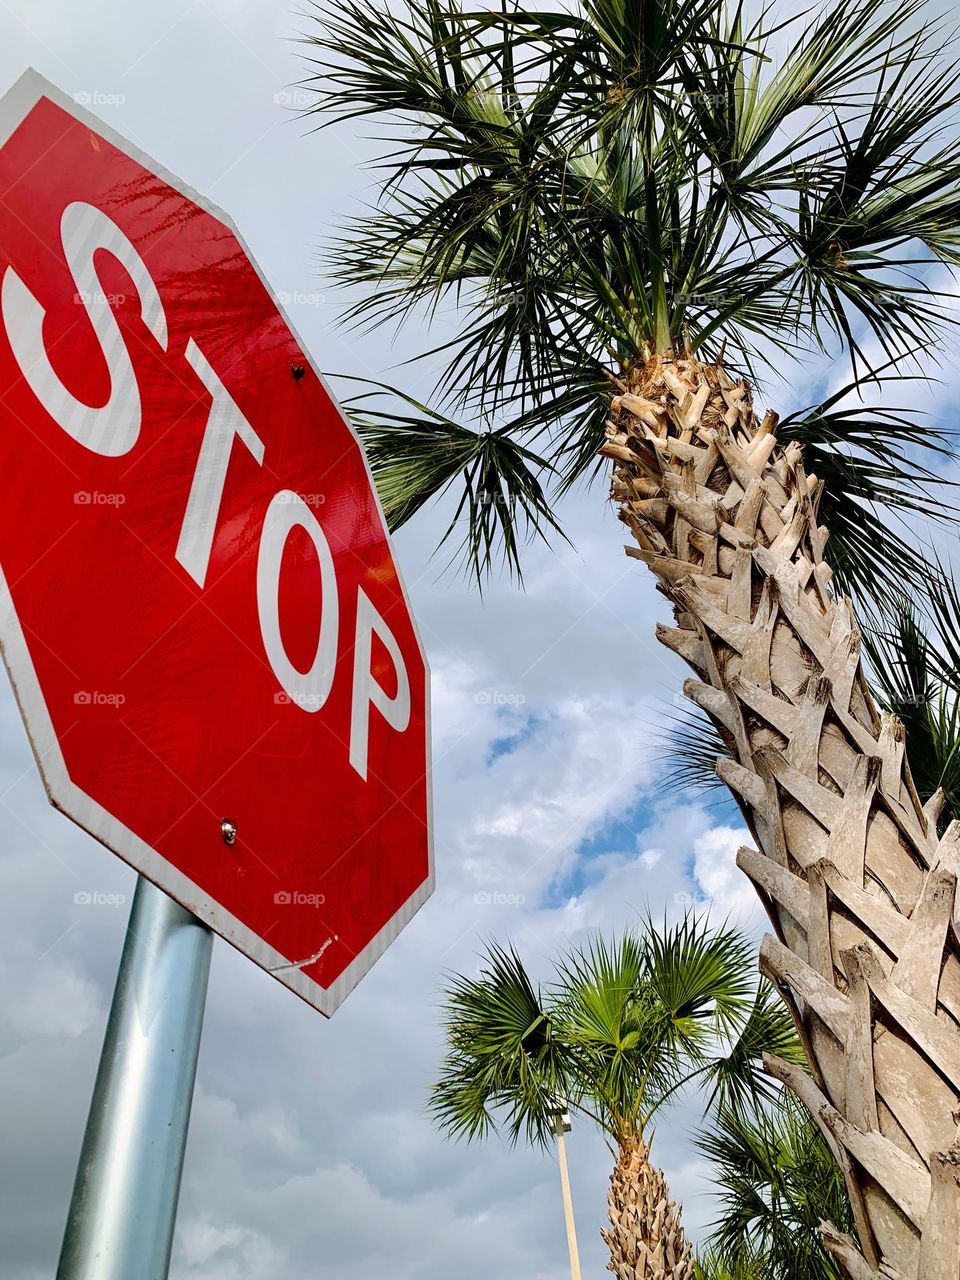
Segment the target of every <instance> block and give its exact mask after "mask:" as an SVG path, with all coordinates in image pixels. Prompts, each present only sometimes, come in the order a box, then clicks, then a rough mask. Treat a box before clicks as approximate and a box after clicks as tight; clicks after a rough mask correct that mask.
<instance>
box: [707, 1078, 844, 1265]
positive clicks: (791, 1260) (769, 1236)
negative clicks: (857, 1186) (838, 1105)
mask: <svg viewBox="0 0 960 1280" xmlns="http://www.w3.org/2000/svg"><path fill="white" fill-rule="evenodd" d="M697 1145H698V1146H699V1148H700V1150H701V1151H702V1152H703V1153H704V1155H706V1156H707V1157H708V1158H709V1159H710V1161H711V1163H712V1165H713V1169H714V1174H715V1178H716V1182H717V1184H718V1186H719V1188H720V1214H719V1217H718V1219H717V1221H716V1222H715V1224H714V1227H713V1230H712V1232H711V1234H710V1236H709V1237H708V1241H707V1246H708V1250H709V1251H710V1252H711V1253H712V1254H713V1256H714V1257H718V1258H720V1259H722V1260H723V1262H724V1263H725V1264H726V1265H727V1266H728V1267H730V1268H731V1270H732V1273H733V1275H734V1276H737V1275H739V1274H742V1273H744V1272H745V1273H746V1274H747V1275H749V1274H750V1268H751V1267H756V1266H757V1265H758V1264H761V1270H760V1273H759V1274H760V1275H761V1277H762V1278H763V1280H839V1277H840V1275H841V1268H840V1265H839V1263H837V1261H836V1259H834V1258H832V1257H831V1255H829V1254H828V1253H827V1252H826V1251H825V1249H824V1248H823V1245H822V1244H821V1242H820V1233H819V1230H818V1228H819V1224H820V1222H821V1221H824V1220H826V1221H830V1222H833V1223H834V1224H835V1225H836V1226H838V1227H840V1229H841V1230H846V1231H852V1214H851V1211H850V1206H849V1202H848V1200H847V1196H846V1191H845V1188H844V1184H843V1177H842V1174H841V1173H840V1170H839V1168H838V1167H837V1164H836V1162H835V1161H834V1159H833V1156H832V1155H831V1153H830V1150H829V1148H828V1147H827V1145H826V1143H825V1141H824V1139H823V1137H822V1136H821V1134H820V1132H819V1130H818V1129H817V1127H816V1124H815V1123H814V1121H813V1120H812V1118H811V1117H810V1116H809V1115H808V1113H807V1112H806V1111H805V1110H804V1109H803V1107H802V1104H800V1103H799V1102H797V1101H796V1100H795V1099H794V1098H793V1097H792V1095H790V1094H789V1093H787V1092H786V1091H783V1092H781V1093H779V1094H778V1095H777V1096H776V1097H775V1098H774V1099H772V1100H771V1101H770V1102H769V1103H767V1104H763V1105H761V1106H758V1107H757V1108H756V1109H755V1110H754V1111H752V1112H749V1111H743V1110H737V1111H730V1110H721V1112H720V1113H719V1116H718V1118H717V1121H716V1125H715V1127H714V1129H713V1130H711V1131H709V1132H707V1133H706V1134H705V1135H703V1137H701V1139H700V1140H699V1142H698V1144H697ZM708 1274H709V1273H708ZM721 1274H722V1273H721Z"/></svg>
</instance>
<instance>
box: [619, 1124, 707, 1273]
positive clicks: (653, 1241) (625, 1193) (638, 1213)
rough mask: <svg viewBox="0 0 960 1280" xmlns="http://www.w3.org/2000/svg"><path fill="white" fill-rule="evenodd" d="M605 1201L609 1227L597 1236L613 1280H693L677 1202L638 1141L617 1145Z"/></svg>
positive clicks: (691, 1266)
mask: <svg viewBox="0 0 960 1280" xmlns="http://www.w3.org/2000/svg"><path fill="white" fill-rule="evenodd" d="M607 1205H608V1207H609V1212H608V1216H609V1218H610V1227H609V1229H608V1230H603V1231H601V1233H600V1234H601V1235H602V1236H603V1238H604V1240H605V1241H606V1244H607V1247H608V1248H609V1250H610V1261H609V1262H608V1263H607V1270H608V1271H612V1272H613V1274H614V1275H615V1276H616V1277H617V1280H693V1276H694V1268H693V1260H692V1258H691V1256H690V1246H689V1244H687V1241H686V1238H685V1237H684V1234H683V1227H682V1226H681V1225H680V1209H679V1206H678V1205H676V1204H674V1202H673V1201H672V1200H671V1199H670V1196H669V1193H668V1191H667V1182H666V1179H665V1178H664V1176H663V1174H662V1172H661V1171H660V1170H659V1169H657V1168H656V1167H655V1166H654V1165H652V1164H651V1163H650V1159H649V1153H648V1150H647V1145H646V1143H645V1142H643V1141H642V1140H640V1139H637V1140H633V1141H631V1140H629V1139H627V1140H625V1141H624V1142H622V1143H621V1145H620V1154H619V1157H618V1159H617V1163H616V1165H615V1166H614V1170H613V1173H612V1174H611V1175H610V1190H609V1191H608V1192H607Z"/></svg>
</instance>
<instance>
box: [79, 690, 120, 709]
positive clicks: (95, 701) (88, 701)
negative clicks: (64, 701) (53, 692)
mask: <svg viewBox="0 0 960 1280" xmlns="http://www.w3.org/2000/svg"><path fill="white" fill-rule="evenodd" d="M126 700H127V695H126V694H125V693H102V692H101V691H100V690H99V689H92V690H90V689H78V690H77V692H76V693H75V694H74V695H73V703H74V706H77V707H122V706H123V704H124V703H125V702H126Z"/></svg>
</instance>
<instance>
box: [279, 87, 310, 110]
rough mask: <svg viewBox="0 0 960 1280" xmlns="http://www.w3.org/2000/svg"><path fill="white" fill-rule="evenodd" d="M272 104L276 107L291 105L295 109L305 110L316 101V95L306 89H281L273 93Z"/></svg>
mask: <svg viewBox="0 0 960 1280" xmlns="http://www.w3.org/2000/svg"><path fill="white" fill-rule="evenodd" d="M273 101H274V104H275V105H276V106H278V107H291V108H293V109H294V110H296V111H305V110H306V109H307V107H312V106H313V105H314V104H315V103H316V101H317V95H316V94H315V93H311V92H310V91H309V90H308V89H281V90H280V91H279V93H275V94H274V95H273Z"/></svg>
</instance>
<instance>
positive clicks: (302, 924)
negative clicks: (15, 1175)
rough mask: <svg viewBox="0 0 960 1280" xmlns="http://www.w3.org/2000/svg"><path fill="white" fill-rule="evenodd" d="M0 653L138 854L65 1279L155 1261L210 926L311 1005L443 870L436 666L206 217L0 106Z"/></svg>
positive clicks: (71, 778) (332, 434) (28, 107)
mask: <svg viewBox="0 0 960 1280" xmlns="http://www.w3.org/2000/svg"><path fill="white" fill-rule="evenodd" d="M0 404H2V413H0V474H2V475H3V477H4V501H3V503H0V650H2V656H3V661H4V663H5V665H6V667H7V670H8V672H9V675H10V678H11V681H12V683H13V686H14V690H15V692H16V696H17V700H18V703H19V706H20V710H21V713H22V715H23V719H24V722H25V724H26V727H27V731H28V733H29V735H30V740H31V743H32V746H33V749H34V754H35V756H36V759H37V763H38V765H39V768H40V771H41V774H42V776H43V780H44V784H45V786H46V788H47V792H48V794H49V797H50V800H51V802H52V803H53V804H54V805H55V806H56V807H57V808H59V809H60V810H61V811H62V812H63V813H65V814H66V815H67V816H69V817H70V818H72V819H73V820H74V821H75V822H77V823H78V824H79V825H80V826H81V827H83V828H84V829H85V830H86V831H88V832H89V833H90V834H91V835H93V836H94V837H96V839H98V840H100V841H101V842H102V843H103V844H105V845H106V846H107V847H108V848H110V849H112V850H113V851H114V852H115V853H116V854H118V855H119V856H120V857H121V858H123V859H124V860H125V861H126V862H128V863H129V864H130V865H131V866H132V867H134V868H135V869H136V870H137V871H138V872H139V873H140V877H141V878H140V880H139V882H138V886H137V891H136V896H135V900H134V905H133V910H132V914H131V919H130V925H129V928H128V932H127V937H126V942H125V945H124V951H123V959H122V961H121V966H120V974H119V977H118V981H117V988H116V993H115V995H114V1000H113V1006H112V1009H111V1013H110V1019H109V1024H108V1027H107V1033H106V1041H105V1044H104V1049H103V1056H102V1059H101V1063H100V1069H99V1073H98V1076H97V1081H96V1087H95V1090H94V1098H93V1105H92V1107H91V1111H90V1117H89V1121H88V1124H87V1129H86V1135H85V1138H84V1142H83V1152H82V1155H81V1159H80V1166H79V1170H78V1173H77V1180H76V1186H75V1190H74V1196H73V1202H72V1205H71V1208H70V1214H69V1222H68V1226H67V1232H66V1237H65V1240H64V1245H63V1252H62V1255H61V1262H60V1272H59V1275H60V1280H163V1277H164V1276H165V1275H166V1273H167V1266H168V1262H169V1255H170V1247H171V1240H172V1233H173V1223H174V1216H175V1211H176V1201H177V1194H178V1189H179V1183H180V1174H181V1169H182V1164H183V1153H184V1143H185V1139H186V1131H187V1123H188V1120H189V1113H190V1101H191V1095H192V1088H193V1080H194V1075H195V1071H196V1062H197V1051H198V1047H199V1041H200V1029H201V1023H202V1018H203V1003H204V993H205V990H206V982H207V973H208V967H209V959H210V946H211V938H212V934H213V933H216V934H219V935H220V936H221V937H223V938H225V939H226V940H227V941H228V942H230V943H231V944H232V945H233V946H234V947H236V948H238V949H239V950H240V951H242V952H243V953H244V954H245V955H247V956H248V957H249V958H251V959H252V960H254V961H255V962H256V963H257V964H258V965H260V966H261V967H262V968H263V969H265V970H266V971H267V972H268V973H270V974H271V975H272V976H274V977H275V978H276V979H278V980H279V981H280V982H281V983H283V984H284V985H285V986H287V987H289V988H290V989H291V990H293V991H294V992H296V994H297V995H299V996H301V997H302V998H303V999H304V1000H306V1001H307V1002H308V1003H309V1004H311V1005H312V1006H314V1007H315V1008H316V1009H319V1010H320V1011H321V1012H322V1013H324V1014H327V1015H329V1014H331V1013H333V1011H334V1010H335V1009H336V1008H337V1007H338V1005H339V1004H340V1003H341V1002H342V1001H343V1000H344V999H345V997H346V996H347V995H348V994H349V992H350V991H351V990H352V989H353V987H354V986H355V985H356V983H357V982H358V981H359V980H360V978H361V977H362V976H363V975H364V974H365V973H366V972H367V970H368V969H369V968H370V967H371V965H372V964H373V963H374V962H375V961H376V959H377V958H378V957H379V956H380V955H381V954H382V953H383V952H384V951H385V950H386V948H387V947H388V946H389V945H390V943H391V942H392V941H393V940H394V938H395V937H396V936H397V934H398V933H399V932H400V930H401V929H402V928H403V927H404V926H405V924H406V923H407V922H408V921H409V920H410V919H411V917H412V916H413V915H414V913H415V912H416V911H417V910H418V908H419V907H420V906H421V905H422V903H423V902H424V901H425V900H426V899H427V897H429V895H430V893H431V892H432V889H433V882H434V873H433V853H432V843H431V832H430V780H429V758H430V744H429V672H428V669H427V664H426V658H425V655H424V651H423V646H422V644H421V642H420V637H419V634H418V632H417V628H416V624H415V622H414V619H413V615H412V611H411V607H410V602H409V599H408V597H407V594H406V591H405V588H404V586H403V582H402V580H401V577H400V574H399V571H398V569H397V566H396V563H395V560H394V556H393V551H392V548H391V546H390V541H389V536H388V533H387V527H386V522H385V520H384V516H383V511H382V509H381V507H380V504H379V502H378V500H377V496H376V491H375V488H374V485H373V481H372V477H371V475H370V471H369V468H368V467H367V464H366V459H365V457H364V455H363V450H362V448H361V447H360V443H359V440H358V439H357V437H356V435H355V433H354V431H353V429H352V427H351V426H350V424H349V422H348V421H347V420H346V418H345V417H344V415H343V414H342V412H341V411H340V409H339V407H338V405H337V403H336V401H335V400H334V398H333V396H332V395H331V393H330V391H329V390H328V388H327V387H326V385H325V383H324V382H323V379H322V377H321V376H320V374H319V371H318V370H317V369H316V367H315V366H314V364H313V363H312V360H311V357H310V354H309V352H308V351H307V349H306V347H305V345H304V343H303V342H302V341H301V339H300V338H299V337H298V336H297V334H296V333H295V332H294V330H293V328H292V326H291V324H290V322H289V320H288V319H287V317H286V316H285V315H284V314H283V312H282V310H281V309H280V305H279V303H278V301H277V299H276V298H275V297H274V295H273V294H272V293H271V291H270V289H269V286H268V285H267V283H266V281H265V279H264V277H263V276H262V275H261V273H260V271H259V269H258V267H257V265H256V263H255V262H254V260H253V258H252V256H251V254H250V251H249V250H248V248H247V246H246V244H245V243H244V241H243V240H242V239H241V237H240V235H239V233H238V232H237V230H236V228H235V227H234V226H233V224H232V223H231V222H230V220H229V219H228V218H227V217H226V215H225V214H223V213H222V212H221V211H220V210H219V209H217V208H215V207H214V206H213V205H211V204H209V203H208V202H207V201H206V200H204V199H203V197H201V196H199V195H198V194H197V193H196V192H194V191H192V190H191V189H190V188H188V187H187V186H186V185H185V184H183V183H182V182H181V181H179V180H178V179H177V178H175V177H174V176H173V175H172V174H170V173H169V172H167V171H166V170H165V169H163V168H162V167H161V166H160V165H159V164H157V163H156V162H155V161H154V160H152V159H151V158H150V157H149V156H147V155H145V154H144V153H143V152H142V151H140V150H139V149H138V148H137V147H136V146H134V145H133V144H132V143H130V142H128V141H127V140H126V139H124V138H122V137H121V136H120V135H119V134H117V133H116V132H114V131H113V130H111V129H110V128H108V127H107V126H105V125H104V124H102V123H101V122H100V121H99V120H97V119H96V118H95V117H94V116H92V115H91V114H90V113H89V112H87V111H85V110H84V109H83V108H81V107H79V106H78V105H77V104H76V103H75V102H74V101H73V100H72V99H70V98H68V97H66V96H65V95H64V94H62V93H60V92H59V91H58V90H57V89H55V88H54V87H53V86H52V85H50V84H49V83H47V82H46V81H45V80H43V79H42V78H41V77H39V76H38V75H36V73H34V72H28V73H27V74H26V75H25V76H23V77H21V79H20V80H19V81H18V82H17V83H16V85H15V86H14V87H13V88H12V89H11V90H10V92H9V93H8V94H6V95H5V96H4V97H3V99H2V100H0Z"/></svg>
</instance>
